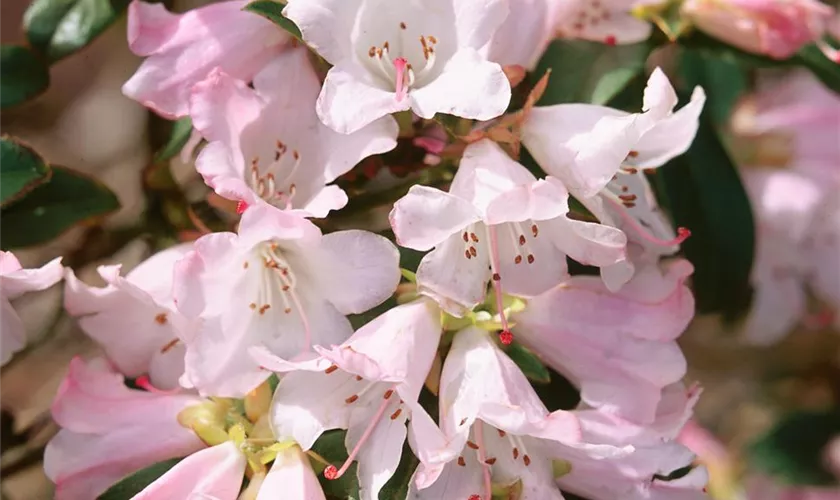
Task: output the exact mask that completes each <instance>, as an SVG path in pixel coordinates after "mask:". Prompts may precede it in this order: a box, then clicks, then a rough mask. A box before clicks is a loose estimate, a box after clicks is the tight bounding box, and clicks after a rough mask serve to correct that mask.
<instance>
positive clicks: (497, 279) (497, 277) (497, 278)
mask: <svg viewBox="0 0 840 500" xmlns="http://www.w3.org/2000/svg"><path fill="white" fill-rule="evenodd" d="M501 279H502V277H501V276H500V275H499V273H493V281H499V280H501Z"/></svg>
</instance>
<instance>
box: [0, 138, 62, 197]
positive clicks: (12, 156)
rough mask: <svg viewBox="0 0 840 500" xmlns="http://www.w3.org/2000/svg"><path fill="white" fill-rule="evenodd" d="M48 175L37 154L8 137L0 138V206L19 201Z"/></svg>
mask: <svg viewBox="0 0 840 500" xmlns="http://www.w3.org/2000/svg"><path fill="white" fill-rule="evenodd" d="M50 175H52V173H51V171H50V167H49V166H48V165H47V164H46V163H45V162H44V160H43V159H42V158H41V157H40V156H38V153H36V152H35V151H33V150H32V149H31V148H29V147H28V146H25V145H23V144H21V143H19V142H17V141H16V140H14V139H12V138H10V137H8V136H3V137H2V138H0V205H3V206H5V205H7V204H9V203H11V202H13V201H15V200H17V199H20V198H21V197H23V196H24V195H26V193H28V192H29V191H31V190H33V189H34V188H35V187H36V186H38V185H39V184H42V183H44V182H46V181H48V180H49V178H50Z"/></svg>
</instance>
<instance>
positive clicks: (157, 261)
mask: <svg viewBox="0 0 840 500" xmlns="http://www.w3.org/2000/svg"><path fill="white" fill-rule="evenodd" d="M190 250H192V243H182V244H180V245H175V246H172V247H169V248H167V249H166V250H161V251H160V252H158V253H156V254H154V255H152V256H150V257H149V258H148V259H146V260H144V261H143V262H141V263H140V264H138V265H137V267H135V268H134V269H132V270H131V271H129V272H128V274H126V275H125V279H126V281H128V282H129V283H131V284H132V285H134V286H135V287H137V288H139V289H141V290H143V291H144V292H145V293H148V294H149V295H151V296H152V298H154V299H155V301H157V302H158V303H160V304H162V305H165V306H172V305H173V304H174V303H173V301H172V279H173V276H174V268H175V263H176V262H178V261H179V260H181V259H182V258H183V257H184V256H185V255H186V254H187V253H188V252H189V251H190ZM103 278H105V276H103ZM118 281H119V278H118ZM108 283H110V284H113V285H116V284H117V282H116V281H108Z"/></svg>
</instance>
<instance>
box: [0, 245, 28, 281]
mask: <svg viewBox="0 0 840 500" xmlns="http://www.w3.org/2000/svg"><path fill="white" fill-rule="evenodd" d="M21 267H23V266H21V265H20V261H19V260H18V259H17V257H15V254H13V253H12V252H4V251H2V250H0V276H5V275H7V274H9V273H12V272H15V271H19V270H20V269H21Z"/></svg>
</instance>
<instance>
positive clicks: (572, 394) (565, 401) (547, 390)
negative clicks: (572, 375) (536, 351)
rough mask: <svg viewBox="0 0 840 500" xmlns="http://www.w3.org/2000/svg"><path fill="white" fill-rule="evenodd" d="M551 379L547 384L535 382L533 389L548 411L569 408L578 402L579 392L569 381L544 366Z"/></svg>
mask: <svg viewBox="0 0 840 500" xmlns="http://www.w3.org/2000/svg"><path fill="white" fill-rule="evenodd" d="M546 370H547V371H548V374H549V378H550V379H551V381H550V382H549V383H548V384H536V385H534V390H535V391H536V392H537V395H539V397H540V399H541V400H542V402H543V403H544V404H545V407H546V408H548V410H549V411H554V410H571V409H573V408H575V407H577V405H578V403H580V392H578V390H577V388H576V387H575V386H574V385H573V384H572V383H571V382H569V380H568V379H567V378H566V377H564V376H563V375H560V374H559V373H557V372H556V371H554V370H552V369H551V368H546Z"/></svg>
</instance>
